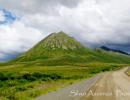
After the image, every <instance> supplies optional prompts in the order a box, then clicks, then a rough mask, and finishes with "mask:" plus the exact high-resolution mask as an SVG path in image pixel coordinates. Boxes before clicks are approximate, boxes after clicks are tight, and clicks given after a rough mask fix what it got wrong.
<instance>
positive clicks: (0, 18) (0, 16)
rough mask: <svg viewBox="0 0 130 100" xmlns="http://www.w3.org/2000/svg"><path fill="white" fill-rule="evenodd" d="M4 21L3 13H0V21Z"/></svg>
mask: <svg viewBox="0 0 130 100" xmlns="http://www.w3.org/2000/svg"><path fill="white" fill-rule="evenodd" d="M4 20H5V16H4V13H3V11H0V21H4Z"/></svg>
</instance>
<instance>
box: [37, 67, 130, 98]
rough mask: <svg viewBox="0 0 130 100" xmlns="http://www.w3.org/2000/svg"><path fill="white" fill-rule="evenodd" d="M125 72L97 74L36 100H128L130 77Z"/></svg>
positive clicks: (129, 95)
mask: <svg viewBox="0 0 130 100" xmlns="http://www.w3.org/2000/svg"><path fill="white" fill-rule="evenodd" d="M126 70H127V68H124V69H121V70H118V71H113V72H106V73H103V74H99V75H97V76H95V77H93V78H91V79H89V80H84V81H82V82H79V83H76V84H73V85H70V86H68V87H65V88H63V89H60V90H58V91H55V92H51V93H48V94H46V95H43V96H40V97H38V98H36V100H130V77H129V76H127V75H126V74H125V71H126Z"/></svg>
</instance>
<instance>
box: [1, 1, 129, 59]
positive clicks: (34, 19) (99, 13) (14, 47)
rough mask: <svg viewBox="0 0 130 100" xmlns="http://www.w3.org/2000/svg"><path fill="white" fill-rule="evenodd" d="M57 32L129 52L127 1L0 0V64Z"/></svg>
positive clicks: (91, 45) (89, 45)
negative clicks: (1, 61)
mask: <svg viewBox="0 0 130 100" xmlns="http://www.w3.org/2000/svg"><path fill="white" fill-rule="evenodd" d="M59 31H64V32H66V33H68V34H69V35H71V36H74V37H75V38H76V39H78V40H79V41H81V42H82V43H84V44H85V45H86V46H88V47H100V46H102V45H106V46H109V47H111V48H115V49H121V50H124V51H126V52H130V0H21V1H20V0H0V60H2V59H6V58H10V56H11V57H12V56H14V55H17V54H20V53H22V52H25V51H27V50H29V49H30V48H31V47H33V46H34V45H35V44H36V43H37V42H39V41H40V40H41V39H43V38H44V37H46V36H47V35H48V34H50V33H52V32H59Z"/></svg>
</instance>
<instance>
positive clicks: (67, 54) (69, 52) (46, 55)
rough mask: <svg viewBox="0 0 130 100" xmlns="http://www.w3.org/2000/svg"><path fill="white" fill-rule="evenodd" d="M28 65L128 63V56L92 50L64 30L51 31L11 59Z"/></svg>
mask: <svg viewBox="0 0 130 100" xmlns="http://www.w3.org/2000/svg"><path fill="white" fill-rule="evenodd" d="M12 62H13V63H22V64H27V65H28V64H29V65H31V64H32V65H47V66H48V65H54V66H55V65H79V64H86V63H91V62H104V63H130V57H129V56H126V55H121V54H117V53H114V52H104V51H103V50H96V51H95V50H92V49H89V48H87V47H85V46H84V45H82V44H81V43H80V42H79V41H77V40H76V39H74V38H73V37H71V36H69V35H67V34H66V33H64V32H58V33H52V34H50V35H49V36H47V37H46V38H44V39H43V40H41V41H40V42H39V43H37V44H36V45H35V46H34V47H32V48H31V49H30V50H29V51H27V52H25V53H24V54H22V55H20V56H19V57H17V58H16V59H14V60H13V61H12Z"/></svg>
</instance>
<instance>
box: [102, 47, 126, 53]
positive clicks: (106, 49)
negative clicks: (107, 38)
mask: <svg viewBox="0 0 130 100" xmlns="http://www.w3.org/2000/svg"><path fill="white" fill-rule="evenodd" d="M100 48H101V49H103V50H105V51H112V52H117V53H121V54H125V55H129V54H128V53H126V52H124V51H121V50H116V49H111V48H108V47H106V46H101V47H100Z"/></svg>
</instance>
